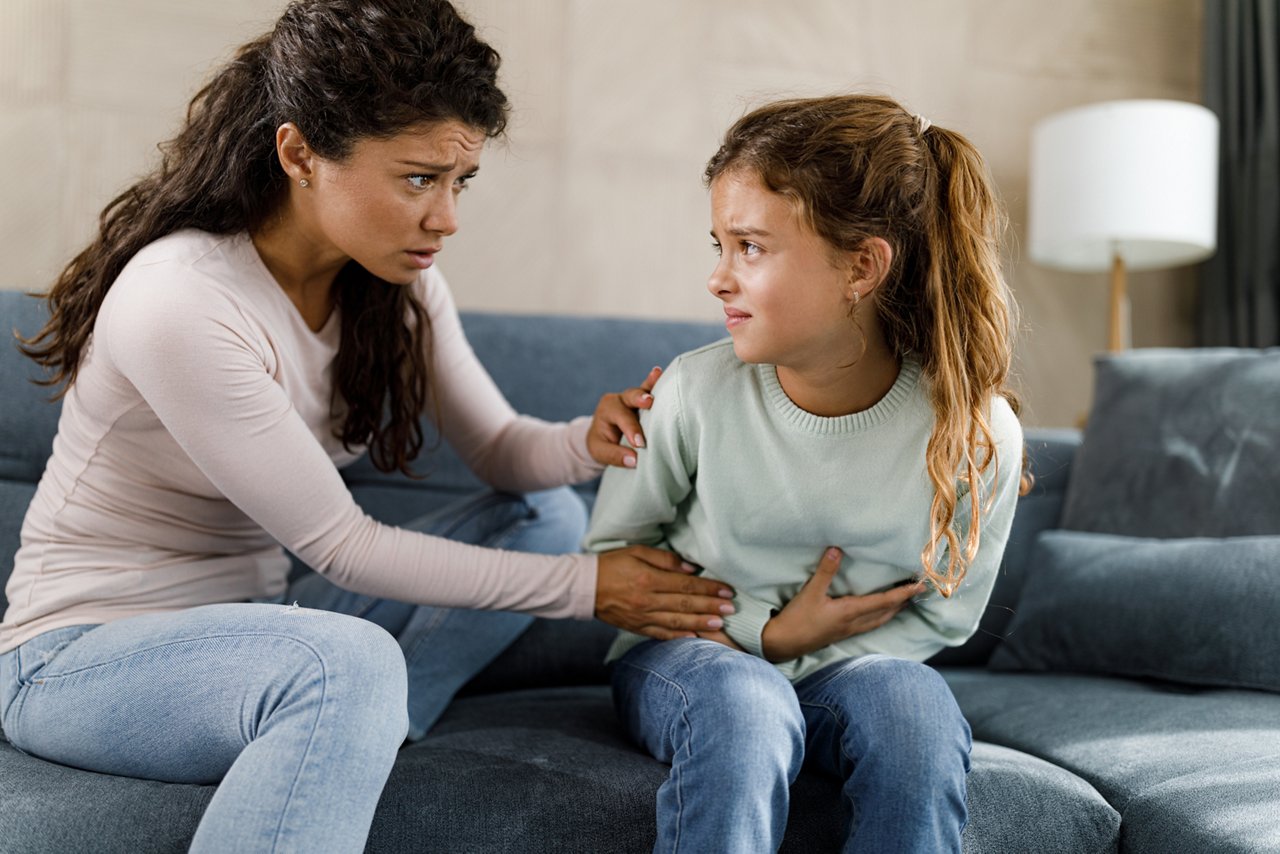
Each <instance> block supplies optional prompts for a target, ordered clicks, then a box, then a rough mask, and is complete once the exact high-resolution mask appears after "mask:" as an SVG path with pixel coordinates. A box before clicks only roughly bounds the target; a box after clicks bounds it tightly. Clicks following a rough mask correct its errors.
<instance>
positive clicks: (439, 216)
mask: <svg viewBox="0 0 1280 854" xmlns="http://www.w3.org/2000/svg"><path fill="white" fill-rule="evenodd" d="M422 228H423V230H424V231H431V232H435V233H437V234H441V235H444V236H445V237H448V236H449V235H451V234H453V233H454V232H455V231H457V230H458V199H457V197H456V196H455V195H454V193H453V190H452V189H447V190H445V191H444V192H443V193H441V194H439V196H437V197H436V198H433V199H432V200H431V207H429V208H428V209H427V212H426V214H425V215H424V216H423V217H422Z"/></svg>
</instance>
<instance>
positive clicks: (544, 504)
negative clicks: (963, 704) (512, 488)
mask: <svg viewBox="0 0 1280 854" xmlns="http://www.w3.org/2000/svg"><path fill="white" fill-rule="evenodd" d="M525 502H526V503H527V504H528V505H529V509H530V516H529V521H528V524H527V528H528V530H526V531H525V532H523V533H521V534H520V535H519V538H520V539H521V540H523V541H525V542H524V543H521V545H522V546H524V547H523V548H522V550H524V551H537V552H539V553H542V554H566V553H573V552H576V551H579V550H580V549H581V546H582V538H583V537H585V536H586V534H587V523H588V521H589V515H588V513H587V505H586V502H584V501H583V500H582V496H580V495H578V493H577V492H575V491H574V490H573V489H571V488H569V487H567V486H562V487H559V488H557V489H548V490H544V491H541V492H531V493H529V494H528V495H526V496H525Z"/></svg>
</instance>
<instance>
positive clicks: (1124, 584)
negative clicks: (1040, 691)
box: [990, 531, 1280, 691]
mask: <svg viewBox="0 0 1280 854" xmlns="http://www.w3.org/2000/svg"><path fill="white" fill-rule="evenodd" d="M1278 613H1280V537H1228V538H1222V539H1212V538H1202V539H1187V540H1156V539H1143V538H1137V537H1118V536H1113V535H1108V534H1085V533H1079V532H1073V531H1049V532H1046V533H1044V534H1041V535H1040V537H1039V539H1038V540H1037V543H1036V549H1035V552H1034V553H1033V557H1032V567H1031V571H1030V573H1029V576H1028V580H1027V584H1026V585H1025V587H1024V588H1023V591H1022V598H1021V600H1020V601H1019V602H1018V607H1017V613H1016V614H1015V616H1014V618H1013V621H1012V623H1010V625H1009V629H1008V632H1007V635H1006V637H1005V639H1004V642H1003V643H1001V644H1000V646H999V647H997V648H996V650H995V652H994V654H992V656H991V661H990V666H991V668H992V669H993V670H1064V671H1080V672H1086V673H1105V674H1117V675H1124V676H1137V677H1149V678H1157V679H1168V680H1171V681H1174V682H1186V683H1189V684H1193V685H1216V686H1224V687H1234V688H1258V689H1262V690H1268V691H1280V634H1278V633H1277V632H1276V630H1275V620H1276V614H1278Z"/></svg>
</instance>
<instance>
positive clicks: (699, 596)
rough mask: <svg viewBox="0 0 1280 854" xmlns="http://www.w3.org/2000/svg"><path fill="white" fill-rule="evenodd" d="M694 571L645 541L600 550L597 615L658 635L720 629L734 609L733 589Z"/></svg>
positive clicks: (689, 634)
mask: <svg viewBox="0 0 1280 854" xmlns="http://www.w3.org/2000/svg"><path fill="white" fill-rule="evenodd" d="M693 571H694V567H692V566H690V565H689V564H687V563H685V562H684V561H683V560H681V559H680V556H679V555H675V554H672V553H671V552H668V551H663V550H662V549H655V548H650V547H649V546H628V547H627V548H625V549H618V550H617V551H612V552H604V553H603V554H601V555H600V558H599V569H598V570H597V575H596V616H597V617H599V618H600V619H601V620H604V621H605V622H606V623H609V624H610V625H613V626H617V627H618V628H620V629H626V630H627V631H630V632H636V633H637V634H642V635H647V636H648V637H651V638H657V639H658V640H670V639H671V638H682V637H694V635H695V634H696V633H697V632H700V631H719V630H720V629H721V628H722V627H723V626H724V619H723V617H724V615H725V614H732V613H733V605H732V604H731V601H732V599H733V588H731V587H729V585H727V584H724V583H722V582H719V581H712V580H711V579H709V578H699V577H696V576H694V575H691V574H690V573H692V572H693ZM726 609H727V610H726Z"/></svg>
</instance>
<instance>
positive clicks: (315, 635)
mask: <svg viewBox="0 0 1280 854" xmlns="http://www.w3.org/2000/svg"><path fill="white" fill-rule="evenodd" d="M585 526H586V511H585V508H584V506H583V504H582V502H581V500H580V499H578V498H577V496H576V495H575V494H573V493H572V492H571V491H570V490H568V489H558V490H550V491H547V492H543V493H534V494H532V495H529V496H525V497H519V496H511V495H499V494H489V495H484V496H481V497H478V498H474V499H470V500H467V501H464V502H461V503H459V504H456V505H453V506H450V507H447V508H445V509H443V510H441V511H438V512H436V513H433V514H431V515H429V516H426V517H423V518H422V519H419V520H417V521H416V522H414V523H411V524H409V525H406V526H405V527H407V528H413V529H415V530H419V531H423V532H424V533H431V534H436V535H439V536H445V537H449V538H451V539H457V540H461V541H464V542H470V543H475V544H479V545H486V546H491V547H495V548H504V549H511V550H518V551H529V552H541V553H565V552H572V551H576V550H577V548H578V543H579V542H580V540H581V538H582V536H583V533H584V531H585ZM295 600H296V601H297V603H298V606H300V607H295V606H294V605H293V604H292V603H293V602H294V601H295ZM285 603H288V604H285ZM531 619H532V618H530V617H528V616H525V615H522V614H509V613H502V612H496V611H495V612H484V611H466V610H450V609H444V608H432V607H427V606H416V605H406V604H403V603H398V602H389V601H384V600H375V599H371V598H369V597H364V596H358V595H355V594H351V593H348V592H346V591H343V590H340V589H339V588H337V587H334V586H333V585H331V584H329V583H328V582H327V581H326V580H325V579H324V578H322V577H320V576H318V575H316V574H315V573H308V574H307V575H305V576H304V577H302V578H300V579H299V580H298V581H296V582H295V583H294V584H292V585H291V586H290V588H289V591H288V594H287V596H286V597H285V600H284V602H282V603H281V604H259V603H240V604H234V603H233V604H220V605H207V606H204V607H200V608H191V609H188V610H184V611H178V612H173V613H162V614H151V615H147V616H143V617H131V618H125V619H120V620H116V621H114V622H109V623H105V624H102V625H97V626H95V625H82V626H72V627H69V628H64V629H56V630H53V631H50V632H46V633H44V634H42V635H39V636H38V637H36V638H33V639H32V640H30V641H28V642H27V643H25V644H23V645H22V646H21V647H19V648H17V649H15V650H12V651H10V652H8V653H5V654H4V655H0V716H2V720H3V724H4V732H5V735H6V736H7V737H8V738H9V740H10V742H11V743H12V744H13V745H14V746H15V747H17V748H19V749H20V750H23V751H25V752H27V753H30V754H33V755H36V756H40V757H43V758H45V759H49V760H52V761H54V762H60V763H63V764H65V765H70V766H73V767H76V768H83V769H87V770H90V771H98V772H102V773H106V774H118V775H125V776H130V777H141V778H145V779H150V780H163V781H167V782H176V783H206V784H207V783H217V782H219V781H221V782H220V784H219V786H218V790H217V792H216V793H215V794H214V797H213V799H212V801H211V802H210V804H209V807H208V809H207V810H206V812H205V814H204V816H203V818H202V819H201V821H200V825H199V827H198V829H197V831H196V835H195V838H194V840H193V842H192V846H191V850H192V851H195V852H268V851H269V852H286V851H288V852H294V851H296V852H316V851H325V852H358V851H362V850H364V845H365V839H366V837H367V836H368V832H369V826H370V824H371V823H372V821H373V813H374V809H375V807H376V806H377V803H378V798H379V795H380V793H381V791H382V787H383V785H384V784H385V783H386V780H387V776H388V774H389V773H390V771H391V766H392V764H393V763H394V762H395V758H396V752H397V751H398V749H399V748H400V746H401V744H402V743H403V742H404V739H405V737H406V735H408V736H409V737H410V738H420V737H422V735H423V734H424V733H425V732H426V731H427V729H428V728H430V726H431V725H432V724H433V723H434V722H435V721H436V719H437V718H438V717H439V716H440V714H441V713H442V712H443V711H444V708H445V706H447V705H448V703H449V701H450V699H451V698H452V697H453V695H454V694H455V693H456V692H457V690H458V689H459V688H460V687H462V685H463V684H465V683H466V682H467V681H468V680H469V679H470V678H471V677H472V676H473V675H475V673H477V672H478V671H479V670H481V669H483V668H484V666H485V665H486V664H488V663H489V662H490V661H491V660H492V659H493V658H495V657H496V656H497V655H498V654H499V653H500V652H501V651H502V650H503V649H505V648H506V647H507V646H508V645H509V644H510V643H511V642H512V641H513V640H514V639H515V638H516V637H518V636H519V635H520V634H521V633H522V632H523V631H524V630H525V629H526V628H527V627H528V625H529V623H530V622H531ZM429 806H430V805H428V804H424V805H423V807H424V809H425V808H429Z"/></svg>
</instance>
